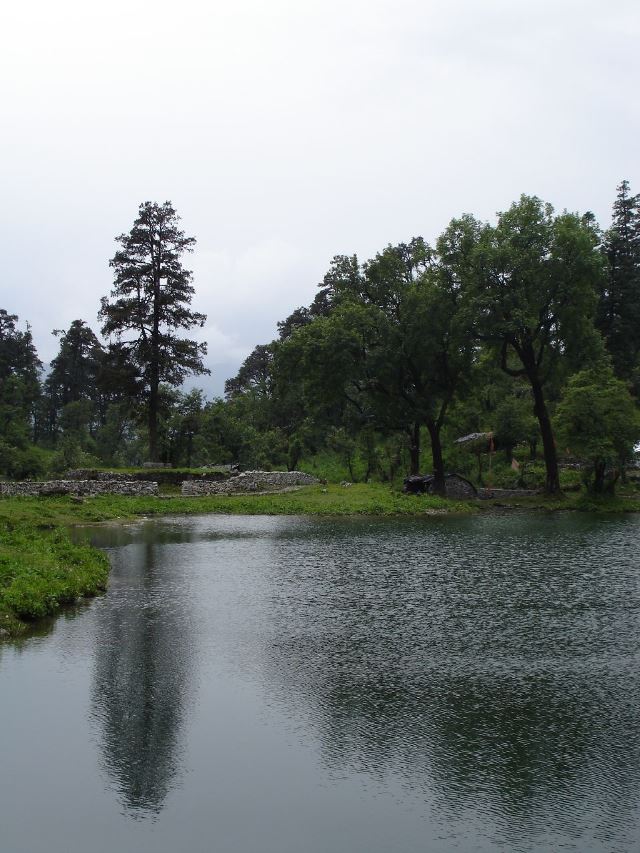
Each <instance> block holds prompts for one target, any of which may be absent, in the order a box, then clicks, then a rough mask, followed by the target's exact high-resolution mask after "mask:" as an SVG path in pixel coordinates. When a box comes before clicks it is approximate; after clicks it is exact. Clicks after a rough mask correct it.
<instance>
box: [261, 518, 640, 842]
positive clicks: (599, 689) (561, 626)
mask: <svg viewBox="0 0 640 853" xmlns="http://www.w3.org/2000/svg"><path fill="white" fill-rule="evenodd" d="M491 523H492V522H491V521H489V523H488V524H485V528H484V529H483V527H482V526H481V524H480V523H478V525H477V530H476V534H477V537H478V541H476V542H475V543H474V547H473V548H472V550H469V549H467V550H466V552H465V549H464V548H463V542H462V540H461V536H460V532H461V530H462V529H463V528H464V527H465V526H468V525H466V523H462V527H461V528H460V530H458V529H456V523H447V524H445V525H443V526H442V527H441V529H440V534H438V533H437V530H436V534H435V536H434V535H433V531H432V532H431V536H430V537H429V541H428V546H429V547H428V553H427V552H426V549H425V542H424V536H423V535H416V534H417V532H418V531H417V530H416V529H415V527H414V529H413V532H412V529H411V525H410V524H407V525H400V527H399V528H398V530H397V531H396V533H395V534H394V535H392V536H391V537H390V536H389V529H388V528H387V530H386V531H384V528H383V527H382V526H381V529H380V531H379V532H380V536H379V537H377V536H376V535H375V533H374V531H373V529H372V525H371V524H370V523H369V524H368V525H364V523H363V524H362V525H361V530H360V533H359V535H358V534H357V532H356V531H354V529H353V527H351V528H350V529H349V530H344V535H343V532H342V528H341V527H340V526H339V525H338V526H336V527H334V528H333V529H326V528H325V530H324V531H323V533H321V534H319V535H318V541H317V542H316V543H314V545H313V546H312V547H308V548H307V559H306V560H302V561H301V560H300V558H299V556H298V559H297V560H295V561H293V560H292V559H291V556H292V555H291V549H290V548H287V547H282V548H280V550H279V555H278V557H277V563H278V567H277V569H276V570H274V576H277V577H278V579H279V585H278V586H277V587H276V586H274V592H273V596H272V607H271V614H270V615H271V619H272V621H273V623H274V629H273V644H272V646H271V647H270V649H269V650H268V651H267V654H266V662H265V663H266V666H267V667H268V670H269V674H270V677H271V678H273V679H274V681H277V682H278V683H279V684H280V685H281V686H284V690H281V691H279V692H280V696H281V697H283V696H286V697H287V698H286V699H281V703H282V704H283V705H284V704H288V705H289V706H290V707H291V709H292V710H291V713H293V714H301V713H302V714H305V715H306V716H307V717H309V718H310V724H311V725H313V726H314V728H315V729H316V730H317V732H318V733H319V737H320V740H321V744H322V749H323V755H324V759H325V761H326V762H327V764H328V765H329V767H330V768H332V769H333V770H334V771H335V773H336V774H337V776H338V777H342V776H343V775H344V773H345V772H347V773H348V772H349V771H352V770H354V769H355V770H356V771H359V772H363V773H366V774H370V775H371V776H374V777H376V778H378V779H384V778H385V776H389V777H393V778H394V779H400V780H401V782H404V783H406V785H407V787H408V789H410V790H411V791H413V792H415V791H416V790H420V789H422V790H423V792H424V795H425V796H427V795H428V797H429V799H430V800H431V801H433V802H435V803H436V807H437V811H438V817H439V818H440V819H442V820H443V821H451V820H456V819H460V820H462V819H465V816H467V817H468V815H469V814H474V815H476V816H478V815H480V816H481V822H482V823H483V824H484V825H485V826H486V825H488V824H492V825H493V826H494V827H496V830H495V831H496V832H497V833H498V834H499V836H500V839H501V840H502V842H503V843H505V844H509V843H511V844H516V845H517V842H518V840H522V839H523V838H524V837H526V836H532V837H533V836H536V837H537V838H538V840H539V839H540V838H541V837H542V836H544V838H546V839H548V840H549V843H553V839H554V838H556V839H557V840H558V841H560V840H561V839H562V838H564V839H566V838H568V837H569V838H584V837H585V832H586V833H587V835H589V834H591V835H592V836H593V837H595V838H600V839H605V840H607V841H611V842H612V843H613V842H615V841H616V839H617V840H618V841H620V840H622V843H627V842H628V838H627V832H628V831H630V828H631V827H633V825H634V820H633V819H632V815H633V813H634V812H635V811H636V810H637V807H638V798H639V795H640V673H639V672H638V670H637V668H636V667H634V666H632V665H631V663H632V660H633V659H632V657H631V654H630V653H631V652H632V650H633V649H637V647H638V641H640V628H639V625H638V620H637V613H638V610H639V605H640V602H639V601H638V591H637V584H636V579H635V568H634V561H633V560H629V558H628V556H627V557H626V559H625V560H624V561H622V560H620V559H619V557H620V554H625V553H626V554H627V555H628V554H629V552H628V551H626V552H625V551H620V549H624V548H626V547H627V546H628V545H629V542H627V541H626V539H627V538H628V535H629V534H630V535H631V536H632V538H633V537H634V536H635V531H633V530H632V531H629V530H628V527H627V528H625V527H623V526H621V527H620V529H619V530H617V529H616V528H615V527H614V526H612V527H611V530H610V531H609V535H608V536H607V537H604V536H602V532H601V531H600V532H598V533H597V535H593V536H592V535H591V533H590V531H589V525H590V524H592V522H586V523H584V524H582V522H581V521H579V520H575V519H572V520H571V522H570V523H566V522H565V523H564V524H563V523H559V524H550V523H548V522H547V523H546V524H545V523H544V522H540V524H539V526H538V529H537V530H536V525H535V524H532V521H531V518H528V519H527V520H526V524H527V527H526V529H525V528H524V527H522V528H519V525H518V522H517V519H509V523H510V525H511V526H510V527H509V528H508V529H506V528H505V527H504V526H503V527H500V529H499V536H497V537H496V535H495V530H494V532H493V534H488V533H487V528H488V529H489V530H491ZM403 527H404V530H403ZM383 532H384V533H386V535H385V536H384V538H383V536H382V534H383ZM372 533H373V535H372ZM354 534H355V535H354ZM466 535H467V536H468V535H469V531H467V534H466ZM327 536H331V537H333V538H334V541H333V545H332V547H331V548H327V546H326V537H327ZM618 536H619V539H617V538H616V537H618ZM527 540H529V541H527ZM532 548H534V550H531V549H532ZM616 549H618V552H619V553H618V554H616V553H615V552H616ZM398 553H402V554H403V559H402V560H398V558H397V555H398ZM487 553H488V554H490V555H491V560H490V561H487V560H486V559H483V558H482V557H481V556H479V554H480V555H481V554H487ZM577 554H579V562H578V561H577V560H576V555H577ZM394 555H395V556H394ZM583 561H584V562H583ZM607 561H608V562H607ZM607 565H608V566H609V568H608V569H607V568H606V566H607ZM603 566H604V567H605V568H603ZM625 566H626V568H625ZM589 567H593V569H594V571H590V570H589ZM514 849H515V848H514Z"/></svg>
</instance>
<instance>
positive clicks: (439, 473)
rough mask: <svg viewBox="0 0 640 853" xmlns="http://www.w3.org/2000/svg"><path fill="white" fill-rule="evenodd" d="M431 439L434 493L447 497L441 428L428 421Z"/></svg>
mask: <svg viewBox="0 0 640 853" xmlns="http://www.w3.org/2000/svg"><path fill="white" fill-rule="evenodd" d="M427 429H428V430H429V438H430V439H431V458H432V460H433V478H434V479H433V489H432V490H433V491H434V492H435V493H436V494H437V495H442V496H443V497H444V496H445V495H446V487H445V481H444V461H443V459H442V444H441V442H440V426H439V425H438V424H437V423H435V422H434V421H427Z"/></svg>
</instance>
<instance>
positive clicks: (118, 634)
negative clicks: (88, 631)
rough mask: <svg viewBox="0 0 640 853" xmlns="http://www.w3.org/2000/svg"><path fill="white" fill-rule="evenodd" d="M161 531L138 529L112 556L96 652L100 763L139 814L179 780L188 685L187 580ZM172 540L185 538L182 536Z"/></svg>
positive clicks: (153, 808) (158, 805)
mask: <svg viewBox="0 0 640 853" xmlns="http://www.w3.org/2000/svg"><path fill="white" fill-rule="evenodd" d="M164 534H165V535H164V536H163V532H162V529H157V528H156V529H154V528H150V529H149V530H148V531H143V534H142V536H141V534H140V531H136V533H135V536H136V540H137V541H135V542H134V543H132V544H128V545H126V547H120V548H118V550H117V551H115V552H114V555H113V557H112V559H113V562H114V565H113V569H112V574H111V580H110V591H109V597H110V606H109V607H108V608H107V607H104V608H102V610H101V612H100V619H101V626H100V630H99V632H98V635H99V637H100V641H99V648H98V649H97V650H96V666H95V678H94V686H93V702H92V705H93V712H94V714H95V716H96V717H97V718H98V720H99V723H100V727H101V748H102V753H103V757H104V763H105V766H106V769H107V772H108V774H109V776H110V777H111V779H112V780H113V782H114V783H115V785H116V786H117V788H118V790H119V792H120V794H121V796H122V799H123V803H124V805H125V806H126V807H127V808H128V809H131V810H132V811H133V812H134V813H137V814H140V815H143V814H144V813H149V812H151V813H154V812H156V813H157V812H159V811H160V810H161V809H162V807H163V805H164V801H165V798H166V796H167V793H168V791H169V790H170V788H171V787H172V785H173V784H175V782H176V779H177V777H178V773H179V768H180V753H181V734H182V727H183V724H184V713H185V705H186V702H187V700H188V693H189V687H190V685H189V674H190V666H191V660H190V659H191V627H190V622H189V618H188V614H187V613H186V611H185V605H184V602H185V601H186V600H187V599H186V596H185V594H184V593H185V583H187V580H186V578H185V577H184V575H182V574H181V575H180V577H179V578H178V577H176V563H175V560H173V559H172V556H173V554H172V551H171V549H170V547H168V544H167V543H168V542H174V543H175V542H176V536H175V532H173V533H171V532H169V533H167V531H164ZM130 536H131V534H128V533H127V531H126V530H123V531H122V532H121V533H120V536H119V538H120V539H123V540H124V541H127V539H128V541H129V542H131V538H129V537H130ZM140 538H142V539H143V541H142V542H140V541H139V539H140ZM163 539H164V541H165V544H164V545H163V544H162V540H163ZM178 539H179V540H181V541H183V542H186V541H189V534H188V532H187V531H184V533H183V535H181V536H179V537H178ZM144 540H146V541H144Z"/></svg>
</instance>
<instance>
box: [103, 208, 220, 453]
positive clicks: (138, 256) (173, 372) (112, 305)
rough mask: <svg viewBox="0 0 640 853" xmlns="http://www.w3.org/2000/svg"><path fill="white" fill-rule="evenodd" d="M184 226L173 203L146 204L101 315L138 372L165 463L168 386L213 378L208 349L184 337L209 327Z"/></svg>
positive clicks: (154, 443) (123, 248)
mask: <svg viewBox="0 0 640 853" xmlns="http://www.w3.org/2000/svg"><path fill="white" fill-rule="evenodd" d="M179 221H180V217H179V216H178V214H177V213H176V211H175V209H174V208H173V206H172V204H171V202H170V201H165V202H164V203H163V204H158V203H156V202H150V201H146V202H143V204H141V205H140V209H139V211H138V217H137V219H136V220H135V222H134V224H133V228H132V229H131V231H130V232H129V233H128V234H121V235H120V236H119V237H117V238H116V240H117V242H118V243H119V244H120V249H119V250H118V251H117V252H116V254H115V255H114V257H113V258H112V259H111V261H110V262H109V264H110V266H111V268H112V269H113V270H114V286H113V290H112V291H111V298H110V299H109V298H108V297H106V296H105V297H103V298H102V300H101V308H100V312H99V318H100V319H101V321H102V323H103V325H102V333H103V334H104V335H106V336H109V337H112V336H113V337H115V338H116V340H117V342H118V343H119V344H121V345H122V346H123V347H124V348H125V349H126V350H127V352H128V354H129V357H130V359H131V361H132V363H134V364H135V365H136V367H137V369H138V372H139V377H140V382H141V387H142V389H143V390H144V393H145V398H146V403H147V423H148V433H149V457H150V459H151V460H152V461H156V460H157V456H158V446H159V445H158V415H159V403H160V398H159V387H160V383H166V384H167V385H173V386H178V385H180V384H181V383H182V381H183V380H184V379H185V377H186V376H187V375H188V374H203V373H208V372H209V371H208V370H207V369H206V368H205V366H204V363H203V360H202V359H203V356H204V355H206V352H207V346H206V344H205V343H200V342H198V341H195V340H191V339H189V338H185V337H181V336H180V335H179V330H181V329H185V330H186V329H192V328H194V327H202V326H203V325H204V323H205V320H206V316H205V315H204V314H201V313H198V312H196V311H192V310H191V308H190V305H191V300H192V298H193V295H194V292H195V291H194V288H193V285H192V278H193V273H192V272H191V271H190V270H187V269H185V268H184V267H183V265H182V256H183V255H184V254H185V253H188V252H191V251H193V246H194V244H195V242H196V241H195V238H194V237H187V236H185V233H184V231H181V230H180V228H179V227H178V223H179Z"/></svg>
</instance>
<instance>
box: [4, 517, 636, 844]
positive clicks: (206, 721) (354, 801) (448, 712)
mask: <svg viewBox="0 0 640 853" xmlns="http://www.w3.org/2000/svg"><path fill="white" fill-rule="evenodd" d="M84 535H86V536H90V537H91V538H92V540H93V541H94V542H95V543H96V544H99V545H101V546H103V547H106V548H107V549H108V551H109V554H110V558H111V560H112V564H113V571H112V576H111V582H110V588H109V591H108V593H107V594H106V595H104V596H102V597H100V598H99V599H96V600H94V601H93V602H91V603H90V604H87V605H83V606H82V607H80V608H78V609H77V610H75V611H74V612H68V613H66V614H64V615H63V616H62V617H60V618H59V619H57V620H56V621H55V622H53V623H52V624H51V625H50V626H49V628H48V630H47V632H43V634H42V635H41V636H38V637H33V638H30V639H28V640H26V641H23V642H21V643H19V644H15V645H6V644H5V645H4V646H2V647H0V721H1V726H0V850H1V851H2V853H45V851H46V853H103V851H104V853H107V851H108V853H146V851H154V853H164V851H167V853H168V851H171V853H175V851H185V853H200V852H201V851H202V853H205V851H206V853H210V851H214V853H227V852H228V853H254V851H255V853H258V852H259V853H271V851H273V853H395V851H398V853H405V851H406V853H409V851H411V853H413V851H435V852H436V853H437V851H446V852H448V851H537V850H545V851H546V850H552V851H556V850H557V851H564V850H575V851H603V853H604V851H607V853H616V851H625V853H626V851H638V850H640V808H639V804H640V667H639V665H640V583H639V582H640V565H639V557H640V547H639V545H640V519H638V518H637V517H629V518H596V517H584V516H577V515H554V516H550V517H545V516H525V515H517V516H502V517H501V516H490V517H482V518H456V519H453V518H427V519H420V520H418V519H414V520H402V521H398V520H392V521H389V520H371V519H368V520H353V519H346V520H339V521H336V520H313V519H309V518H282V517H280V518H272V517H220V516H208V517H199V518H187V519H183V518H180V519H177V518H170V519H165V520H162V521H153V522H151V521H149V522H142V523H139V524H136V525H133V526H127V527H102V528H99V529H94V530H92V531H90V532H89V531H85V533H84Z"/></svg>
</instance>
